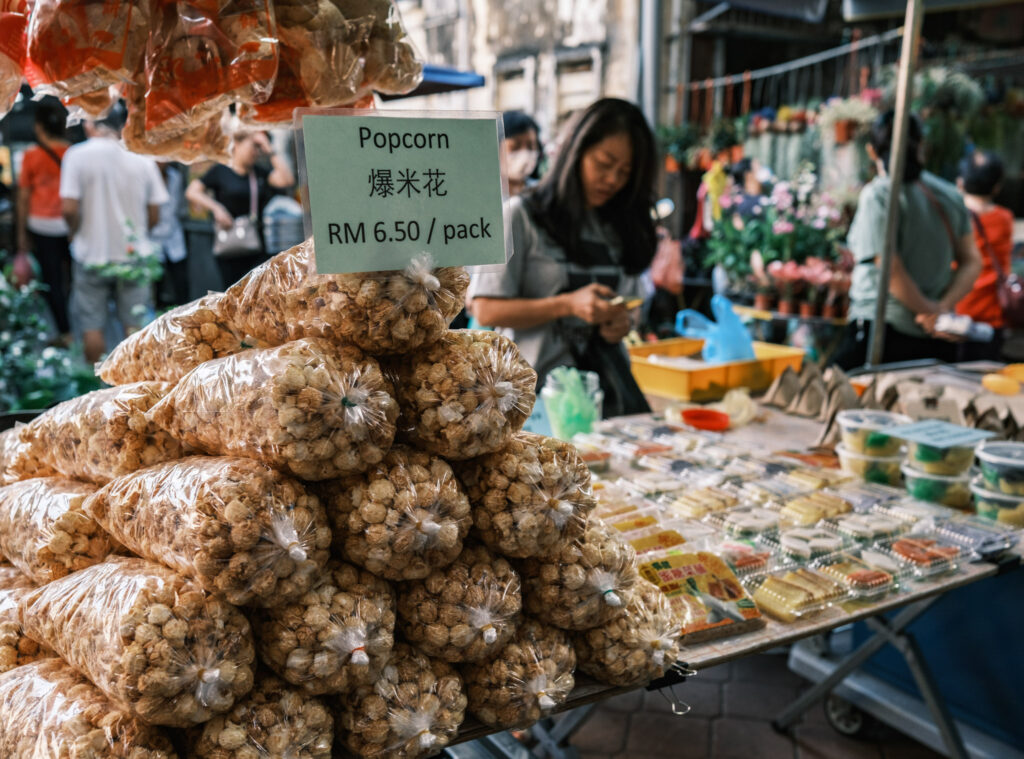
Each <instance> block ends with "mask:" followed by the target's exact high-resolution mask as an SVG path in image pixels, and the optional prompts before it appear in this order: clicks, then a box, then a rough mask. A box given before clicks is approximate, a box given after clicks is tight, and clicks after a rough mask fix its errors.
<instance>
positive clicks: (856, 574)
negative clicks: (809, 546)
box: [814, 552, 896, 601]
mask: <svg viewBox="0 0 1024 759" xmlns="http://www.w3.org/2000/svg"><path fill="white" fill-rule="evenodd" d="M814 568H815V569H817V570H818V571H820V572H821V573H822V574H824V575H826V576H828V577H831V578H833V579H836V580H838V581H839V582H841V583H843V585H845V586H846V587H847V589H848V590H849V592H850V595H851V596H852V597H853V598H856V599H858V600H860V601H877V600H879V599H880V598H883V597H884V596H886V595H888V594H889V593H890V592H891V591H892V590H893V589H894V588H895V587H896V579H895V577H893V575H892V574H891V573H889V572H886V571H885V570H884V569H877V568H875V567H871V566H869V565H868V564H866V563H864V562H863V561H861V559H860V556H859V555H858V554H857V553H854V552H851V553H845V552H844V553H841V554H836V555H834V556H829V557H828V558H827V559H822V560H821V562H818V563H815V565H814Z"/></svg>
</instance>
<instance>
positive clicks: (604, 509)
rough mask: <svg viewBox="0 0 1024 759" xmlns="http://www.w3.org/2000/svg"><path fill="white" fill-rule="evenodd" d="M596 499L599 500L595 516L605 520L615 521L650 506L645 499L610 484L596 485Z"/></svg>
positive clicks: (596, 483) (599, 483) (598, 483)
mask: <svg viewBox="0 0 1024 759" xmlns="http://www.w3.org/2000/svg"><path fill="white" fill-rule="evenodd" d="M594 498H595V499H597V507H596V508H595V509H594V516H597V517H601V519H604V520H614V519H615V518H616V517H618V516H620V515H622V514H630V513H633V512H636V511H639V510H640V509H642V508H644V507H646V506H648V505H650V504H649V503H648V502H647V501H645V500H644V499H643V498H638V497H637V496H636V495H634V494H633V493H631V492H629V491H628V490H626V489H624V488H622V487H620V486H618V485H616V484H614V483H609V482H595V483H594Z"/></svg>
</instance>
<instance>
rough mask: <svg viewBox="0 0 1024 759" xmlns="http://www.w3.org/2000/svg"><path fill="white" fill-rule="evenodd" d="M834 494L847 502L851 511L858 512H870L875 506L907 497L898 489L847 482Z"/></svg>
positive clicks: (903, 491)
mask: <svg viewBox="0 0 1024 759" xmlns="http://www.w3.org/2000/svg"><path fill="white" fill-rule="evenodd" d="M835 493H836V494H837V495H839V496H841V497H843V498H845V499H846V500H847V501H849V502H850V505H852V506H853V510H854V511H858V512H864V511H870V510H871V509H873V508H874V507H875V506H879V505H882V504H886V503H891V502H892V501H898V500H899V499H900V498H905V497H906V495H907V493H906V491H905V490H901V489H900V488H895V487H892V486H891V485H876V484H875V483H872V482H848V483H845V484H843V485H840V486H839V487H838V488H836V489H835Z"/></svg>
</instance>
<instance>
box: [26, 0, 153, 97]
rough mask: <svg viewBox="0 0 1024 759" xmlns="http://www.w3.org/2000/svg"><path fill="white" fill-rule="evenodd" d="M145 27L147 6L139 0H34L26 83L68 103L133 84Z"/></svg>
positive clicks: (146, 25)
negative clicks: (129, 83) (103, 90)
mask: <svg viewBox="0 0 1024 759" xmlns="http://www.w3.org/2000/svg"><path fill="white" fill-rule="evenodd" d="M149 22H150V18H149V4H148V3H146V2H141V1H140V0H113V1H112V2H96V1H95V0H36V2H35V3H34V5H33V8H32V16H31V18H30V19H29V23H28V61H27V63H26V67H25V68H26V71H25V73H26V76H27V78H28V80H29V84H31V85H32V88H33V89H35V90H36V91H38V92H45V93H47V94H50V95H56V96H58V97H63V98H71V97H77V96H79V95H86V94H88V93H93V92H96V91H97V90H101V89H103V88H104V87H107V86H108V85H111V84H117V83H119V82H128V81H131V78H132V75H133V74H134V72H135V71H137V70H138V69H140V68H141V65H142V59H143V54H144V52H145V48H146V38H147V36H148V32H149Z"/></svg>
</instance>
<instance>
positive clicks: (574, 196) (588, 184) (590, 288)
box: [469, 98, 657, 416]
mask: <svg viewBox="0 0 1024 759" xmlns="http://www.w3.org/2000/svg"><path fill="white" fill-rule="evenodd" d="M561 145H562V147H561V149H560V150H559V152H558V155H557V156H556V158H555V160H554V164H553V166H552V167H551V169H550V171H548V173H547V174H545V175H544V178H543V179H542V180H541V181H540V183H539V184H537V186H536V187H533V188H531V189H528V190H527V191H526V192H525V193H524V194H523V195H522V196H521V197H515V198H513V199H512V200H511V203H510V206H511V207H510V211H511V219H512V235H513V244H514V251H513V253H512V256H511V258H510V259H509V262H508V264H507V265H506V266H505V268H504V270H503V271H501V272H494V273H477V274H475V275H474V277H473V282H472V284H471V285H470V292H469V299H470V311H471V313H472V314H473V316H474V317H476V319H477V321H478V322H480V324H482V325H484V326H493V327H497V328H499V329H500V330H501V331H503V332H504V333H505V334H507V335H509V336H510V337H511V338H512V339H513V340H515V342H516V343H517V344H518V346H519V349H520V351H521V352H522V354H523V356H524V358H526V359H527V360H528V361H529V362H530V363H531V364H532V365H533V367H534V369H536V370H537V374H538V377H539V380H538V387H540V386H543V383H544V378H545V377H546V375H547V374H548V372H550V371H551V370H552V369H554V368H555V367H558V366H576V367H578V368H580V369H588V370H591V371H595V372H597V373H598V374H599V375H600V377H601V386H602V389H603V390H604V392H605V413H606V415H608V416H613V415H616V414H623V413H639V412H642V411H645V410H647V404H646V402H645V401H644V399H643V395H642V394H641V393H640V391H639V388H637V386H636V383H635V382H634V381H633V377H632V374H631V373H630V370H629V359H628V357H627V356H626V354H625V350H624V349H623V347H622V339H623V338H624V337H625V336H626V334H627V333H628V332H629V330H630V327H631V321H630V315H629V312H628V311H627V309H626V307H625V306H624V305H622V303H621V302H619V303H616V302H614V300H613V299H614V298H615V297H616V296H617V295H627V296H628V295H629V294H631V293H637V292H639V283H638V275H639V274H641V273H642V272H643V271H644V270H645V269H646V268H647V267H648V266H649V265H650V263H651V260H652V258H653V257H654V252H655V248H656V246H657V237H656V235H655V229H654V222H653V220H652V216H651V210H652V206H653V182H654V172H655V148H654V136H653V135H652V133H651V129H650V127H649V126H648V125H647V122H646V121H645V119H644V116H643V114H642V113H641V112H640V110H639V109H638V108H637V107H636V106H634V105H632V104H631V103H627V102H626V101H624V100H618V99H614V98H605V99H602V100H599V101H597V102H596V103H594V104H593V105H591V106H590V107H589V108H587V109H586V110H584V111H582V112H580V113H578V114H577V115H576V116H575V117H574V118H573V119H572V120H571V121H570V123H569V125H568V127H567V132H566V136H565V139H564V140H562V143H561Z"/></svg>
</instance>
